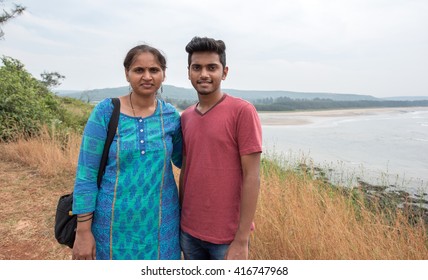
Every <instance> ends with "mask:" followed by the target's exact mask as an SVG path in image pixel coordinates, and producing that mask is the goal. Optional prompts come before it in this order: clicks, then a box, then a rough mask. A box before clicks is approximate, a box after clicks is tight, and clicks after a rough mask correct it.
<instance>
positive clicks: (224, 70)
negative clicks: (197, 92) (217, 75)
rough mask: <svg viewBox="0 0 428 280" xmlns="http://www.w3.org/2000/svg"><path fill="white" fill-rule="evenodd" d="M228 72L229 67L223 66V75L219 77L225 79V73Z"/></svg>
mask: <svg viewBox="0 0 428 280" xmlns="http://www.w3.org/2000/svg"><path fill="white" fill-rule="evenodd" d="M228 72H229V67H227V66H226V67H224V69H223V77H222V78H221V79H222V80H226V77H227V73H228Z"/></svg>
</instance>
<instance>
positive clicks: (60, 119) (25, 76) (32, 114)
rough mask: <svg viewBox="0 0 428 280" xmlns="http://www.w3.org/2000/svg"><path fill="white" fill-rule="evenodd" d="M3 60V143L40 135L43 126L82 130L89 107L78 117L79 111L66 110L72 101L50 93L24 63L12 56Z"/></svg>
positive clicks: (0, 126)
mask: <svg viewBox="0 0 428 280" xmlns="http://www.w3.org/2000/svg"><path fill="white" fill-rule="evenodd" d="M1 60H2V62H3V66H1V67H0V141H13V140H16V139H17V138H19V137H24V138H28V137H32V136H37V135H39V133H40V129H41V127H42V126H43V125H47V126H49V127H55V128H59V129H62V130H69V129H74V130H81V129H82V127H83V125H84V124H85V123H86V120H87V117H88V114H89V110H90V108H89V107H86V108H85V109H84V110H82V111H83V113H81V114H76V113H75V112H76V110H70V109H69V108H66V105H70V104H72V103H71V101H69V100H63V99H61V98H59V97H57V96H56V95H54V94H53V93H52V92H50V91H49V89H48V88H47V86H46V84H45V83H43V82H42V81H39V80H37V79H36V78H34V77H33V76H32V75H31V74H30V73H28V72H27V71H26V70H25V68H24V65H23V64H22V63H21V62H20V61H18V60H16V59H13V58H10V57H2V58H1ZM73 102H78V101H73ZM82 106H83V105H82ZM74 107H75V106H74Z"/></svg>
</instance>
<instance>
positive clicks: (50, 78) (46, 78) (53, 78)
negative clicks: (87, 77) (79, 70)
mask: <svg viewBox="0 0 428 280" xmlns="http://www.w3.org/2000/svg"><path fill="white" fill-rule="evenodd" d="M40 76H41V77H42V83H43V84H44V85H45V86H46V87H47V88H53V87H57V86H59V85H60V84H61V80H64V79H65V76H63V75H61V74H60V73H58V72H46V71H45V72H43V73H42V74H40Z"/></svg>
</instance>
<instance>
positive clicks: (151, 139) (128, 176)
mask: <svg viewBox="0 0 428 280" xmlns="http://www.w3.org/2000/svg"><path fill="white" fill-rule="evenodd" d="M123 65H124V67H125V75H126V79H127V81H128V82H129V84H130V93H129V94H127V95H125V96H121V97H119V99H120V103H121V109H120V117H119V124H118V128H117V131H116V135H115V138H114V140H113V143H112V145H111V147H110V151H109V157H108V160H107V166H106V171H105V173H104V176H103V179H102V182H101V186H100V188H99V189H98V187H97V172H98V167H99V162H100V159H101V153H102V149H103V147H104V141H105V138H106V134H107V125H108V122H109V119H110V116H111V114H112V110H113V105H112V103H111V100H110V99H105V100H103V101H101V102H100V103H99V104H98V105H97V106H96V107H95V108H94V110H93V112H92V113H91V116H90V117H89V120H88V123H87V125H86V127H85V131H84V134H83V139H82V145H81V149H80V155H79V162H78V167H77V174H76V181H75V186H74V194H73V195H74V197H73V212H74V213H75V214H78V223H77V232H76V241H75V243H74V246H73V259H128V260H129V259H179V258H180V245H179V206H178V192H177V186H176V183H175V180H174V176H173V172H172V164H171V160H172V161H173V163H174V164H175V165H176V166H177V167H179V168H180V167H181V157H182V150H181V149H182V136H181V127H180V115H179V113H178V112H177V110H176V109H175V108H174V107H173V106H172V105H171V104H168V103H166V102H164V101H163V100H160V99H158V98H157V91H158V90H159V88H160V87H161V86H162V82H163V81H164V79H165V70H166V59H165V57H164V56H163V55H162V54H161V53H160V52H159V51H158V50H157V49H155V48H153V47H150V46H147V45H139V46H136V47H134V48H132V49H131V50H130V51H129V52H128V54H127V55H126V57H125V60H124V62H123Z"/></svg>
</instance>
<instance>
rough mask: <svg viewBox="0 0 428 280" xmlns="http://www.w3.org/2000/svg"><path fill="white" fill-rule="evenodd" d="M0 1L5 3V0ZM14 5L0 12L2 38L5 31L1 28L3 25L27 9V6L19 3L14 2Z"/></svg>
mask: <svg viewBox="0 0 428 280" xmlns="http://www.w3.org/2000/svg"><path fill="white" fill-rule="evenodd" d="M0 3H3V0H1V1H0ZM13 5H14V7H13V8H12V9H11V10H10V11H6V10H5V9H3V13H2V14H0V39H2V38H3V36H4V32H3V29H1V26H2V25H4V24H5V23H6V22H7V21H9V20H11V19H13V18H14V17H16V16H18V15H20V14H22V13H23V12H24V11H25V9H26V8H25V7H24V6H21V5H19V4H13Z"/></svg>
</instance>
